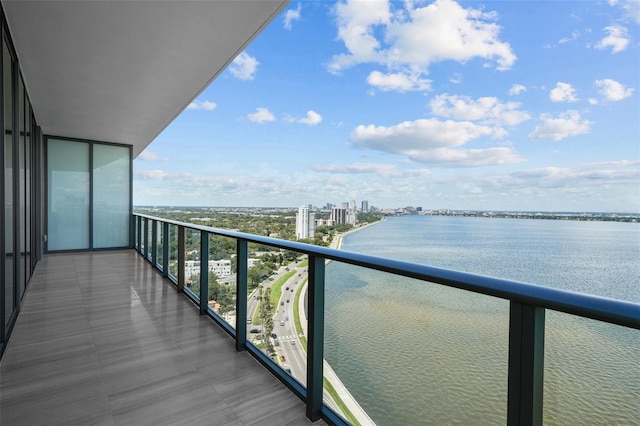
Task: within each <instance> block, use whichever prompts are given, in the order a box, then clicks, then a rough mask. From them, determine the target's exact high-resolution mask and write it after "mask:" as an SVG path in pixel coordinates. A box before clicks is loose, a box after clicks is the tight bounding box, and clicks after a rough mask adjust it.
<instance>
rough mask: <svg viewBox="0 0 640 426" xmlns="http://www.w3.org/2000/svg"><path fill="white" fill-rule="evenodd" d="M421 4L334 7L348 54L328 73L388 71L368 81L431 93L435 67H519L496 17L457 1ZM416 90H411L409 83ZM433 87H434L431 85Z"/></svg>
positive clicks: (353, 0) (350, 0)
mask: <svg viewBox="0 0 640 426" xmlns="http://www.w3.org/2000/svg"><path fill="white" fill-rule="evenodd" d="M416 4H418V3H417V2H416V3H414V2H410V1H407V2H404V3H402V4H400V3H394V5H393V7H396V8H398V9H397V10H392V6H391V4H390V3H389V1H358V0H346V1H344V2H339V3H338V4H337V5H336V8H335V12H336V16H337V23H338V38H339V39H340V40H342V41H343V42H344V44H345V47H346V49H347V53H343V54H339V55H335V56H334V57H333V58H332V59H331V61H330V63H329V70H330V71H331V72H334V73H338V72H340V71H342V70H344V69H346V68H348V67H351V66H355V65H358V64H361V63H376V64H380V65H382V66H384V67H386V69H387V71H386V73H385V72H381V71H376V72H375V73H371V74H370V75H369V79H368V80H369V82H370V84H376V83H377V86H376V87H379V88H384V89H383V90H401V91H407V90H427V89H428V88H429V86H430V85H428V84H426V83H427V82H429V80H426V79H425V78H424V77H425V76H426V75H427V74H428V72H429V67H430V65H431V64H433V63H436V62H441V61H448V60H452V61H457V62H460V63H465V62H468V61H470V60H472V59H476V58H480V59H484V60H485V61H487V62H486V63H485V64H487V63H495V64H496V67H497V69H498V70H506V69H509V68H511V66H512V65H513V64H514V62H515V61H516V56H515V54H514V53H513V52H512V50H511V46H510V45H509V43H506V42H503V41H501V40H500V39H499V33H500V26H498V25H497V24H496V23H495V22H494V21H495V18H496V14H495V13H491V12H484V11H482V10H480V9H473V8H468V9H465V8H463V7H461V6H460V5H459V4H458V3H456V2H455V1H453V0H436V1H435V2H433V3H432V4H429V5H427V6H422V7H420V6H416ZM411 82H412V83H413V84H410V83H411ZM429 83H430V82H429Z"/></svg>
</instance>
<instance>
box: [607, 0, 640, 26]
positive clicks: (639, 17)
mask: <svg viewBox="0 0 640 426" xmlns="http://www.w3.org/2000/svg"><path fill="white" fill-rule="evenodd" d="M609 5H610V6H620V7H621V8H622V9H623V10H624V11H625V12H626V14H627V16H628V17H629V18H630V19H631V20H633V21H635V23H636V24H640V1H638V0H609Z"/></svg>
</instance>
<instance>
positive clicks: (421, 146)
mask: <svg viewBox="0 0 640 426" xmlns="http://www.w3.org/2000/svg"><path fill="white" fill-rule="evenodd" d="M483 136H494V137H495V136H501V133H500V132H499V131H498V132H496V129H494V128H492V127H488V126H481V125H478V124H474V123H471V122H469V121H451V120H447V121H440V120H437V119H435V118H431V119H419V120H416V121H405V122H403V123H400V124H397V125H395V126H389V127H385V126H374V125H368V126H364V125H360V126H358V127H356V128H355V129H354V130H353V132H352V133H351V141H352V143H353V145H354V146H356V147H360V148H367V149H373V150H378V151H383V152H387V153H392V154H400V155H404V156H406V157H407V158H409V159H410V160H412V161H416V162H420V163H426V164H435V165H447V166H459V167H472V166H479V165H490V164H506V163H513V162H518V161H521V158H520V157H519V156H518V155H517V154H515V153H513V151H512V150H511V149H510V148H488V149H473V150H462V149H452V148H459V147H461V146H462V145H464V144H465V143H467V142H469V141H471V140H474V139H477V138H480V137H483Z"/></svg>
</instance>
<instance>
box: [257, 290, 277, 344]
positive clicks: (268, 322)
mask: <svg viewBox="0 0 640 426" xmlns="http://www.w3.org/2000/svg"><path fill="white" fill-rule="evenodd" d="M274 314H275V312H274V309H273V304H272V303H271V288H269V287H267V288H266V289H265V288H264V287H262V286H260V305H259V308H258V319H259V320H260V322H261V323H262V341H263V342H264V344H265V350H266V352H267V353H268V354H270V353H272V352H273V347H272V346H271V339H270V337H271V333H272V332H273V316H274Z"/></svg>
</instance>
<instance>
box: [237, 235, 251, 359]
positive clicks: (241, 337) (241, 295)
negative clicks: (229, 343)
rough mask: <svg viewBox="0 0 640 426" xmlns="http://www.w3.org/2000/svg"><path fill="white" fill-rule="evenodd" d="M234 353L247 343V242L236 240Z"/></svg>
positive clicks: (243, 347) (241, 349) (242, 349)
mask: <svg viewBox="0 0 640 426" xmlns="http://www.w3.org/2000/svg"><path fill="white" fill-rule="evenodd" d="M236 250H237V251H236V259H237V260H238V262H237V265H236V269H237V270H236V351H238V352H241V351H244V350H245V344H246V343H247V303H248V302H247V297H248V296H249V295H248V280H247V278H248V272H247V271H248V269H249V268H248V267H247V262H248V259H249V243H248V242H247V240H241V239H238V240H236Z"/></svg>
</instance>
